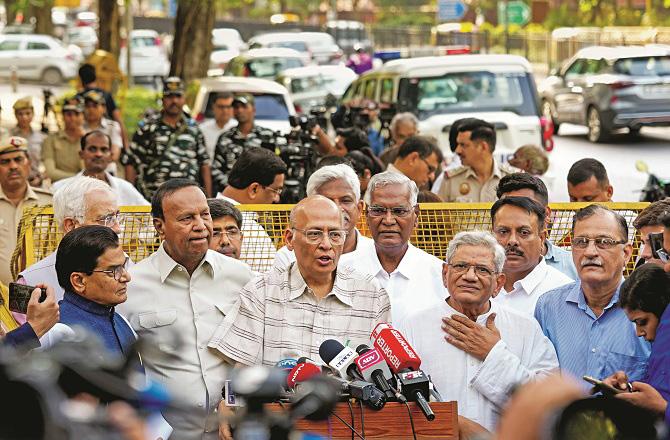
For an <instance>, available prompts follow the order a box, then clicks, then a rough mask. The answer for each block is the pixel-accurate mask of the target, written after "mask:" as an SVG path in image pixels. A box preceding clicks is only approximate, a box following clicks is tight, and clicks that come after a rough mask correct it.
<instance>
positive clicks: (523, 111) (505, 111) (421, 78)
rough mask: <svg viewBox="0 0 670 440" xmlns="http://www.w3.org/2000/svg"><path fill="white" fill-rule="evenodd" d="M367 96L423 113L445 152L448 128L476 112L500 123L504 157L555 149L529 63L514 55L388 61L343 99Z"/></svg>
mask: <svg viewBox="0 0 670 440" xmlns="http://www.w3.org/2000/svg"><path fill="white" fill-rule="evenodd" d="M366 100H373V101H376V102H378V103H379V105H380V108H381V109H382V110H384V109H390V110H392V111H393V112H411V113H414V114H415V115H416V116H417V117H418V118H419V121H420V122H419V130H420V131H421V134H424V135H429V136H434V137H435V138H437V139H438V141H439V145H440V148H441V149H442V150H443V151H444V152H445V154H446V156H447V157H450V156H451V151H450V148H449V129H450V128H451V124H452V123H453V122H454V121H455V120H457V119H460V118H464V117H477V118H480V119H484V120H485V121H488V122H490V123H492V124H493V125H494V126H495V127H496V133H497V146H496V153H499V156H500V157H504V156H505V155H506V154H509V153H512V152H514V151H515V150H516V149H517V148H518V147H520V146H522V145H525V144H535V145H542V146H544V148H545V149H547V150H551V149H552V148H553V140H552V139H551V137H552V134H553V133H552V130H553V128H552V127H550V126H549V125H551V121H547V120H546V119H545V118H543V117H542V116H541V114H540V108H539V99H538V95H537V91H536V88H535V81H534V80H533V74H532V70H531V66H530V63H529V62H528V60H526V59H525V58H523V57H519V56H515V55H447V56H439V57H420V58H408V59H400V60H394V61H390V62H388V63H386V64H384V66H382V67H381V68H379V69H377V70H374V71H371V72H367V73H365V74H363V75H361V76H360V77H359V78H358V79H357V80H356V81H355V82H354V83H352V85H351V86H350V87H349V89H348V90H347V92H346V93H345V95H344V98H343V99H342V102H343V104H345V105H347V106H349V107H357V106H359V105H361V103H364V102H365V101H366Z"/></svg>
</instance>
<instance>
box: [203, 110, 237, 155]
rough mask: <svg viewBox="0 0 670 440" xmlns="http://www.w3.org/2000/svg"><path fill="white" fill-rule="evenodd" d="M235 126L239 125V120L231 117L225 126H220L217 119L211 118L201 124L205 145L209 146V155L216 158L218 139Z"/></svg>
mask: <svg viewBox="0 0 670 440" xmlns="http://www.w3.org/2000/svg"><path fill="white" fill-rule="evenodd" d="M235 126H237V120H235V118H230V119H229V120H228V122H226V123H225V125H224V126H223V128H219V125H218V124H217V122H216V119H210V120H208V121H205V122H203V123H202V124H200V131H202V135H203V136H205V147H207V155H208V156H209V157H210V159H212V160H213V158H214V150H215V149H216V141H217V140H218V139H219V136H221V135H222V134H223V133H225V132H226V131H228V130H230V129H231V128H233V127H235Z"/></svg>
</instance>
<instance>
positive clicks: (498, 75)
mask: <svg viewBox="0 0 670 440" xmlns="http://www.w3.org/2000/svg"><path fill="white" fill-rule="evenodd" d="M398 94H399V101H400V102H401V107H402V110H401V111H410V112H413V113H415V114H416V115H417V116H418V117H419V119H421V120H423V119H426V118H428V117H430V116H432V115H434V114H440V113H469V112H473V113H474V112H485V111H487V112H488V111H509V112H513V113H516V114H518V115H521V116H537V114H538V113H537V112H538V110H537V103H536V96H535V94H534V93H533V89H532V83H531V80H530V76H529V74H527V73H524V72H486V71H484V72H457V73H448V74H446V75H443V76H439V77H427V78H410V79H409V80H407V81H402V84H401V85H400V88H399V92H398Z"/></svg>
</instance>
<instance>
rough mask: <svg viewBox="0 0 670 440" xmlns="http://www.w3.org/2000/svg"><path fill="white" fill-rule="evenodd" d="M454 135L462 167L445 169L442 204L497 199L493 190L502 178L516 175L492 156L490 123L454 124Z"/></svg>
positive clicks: (493, 140) (493, 133)
mask: <svg viewBox="0 0 670 440" xmlns="http://www.w3.org/2000/svg"><path fill="white" fill-rule="evenodd" d="M454 128H455V130H456V132H457V136H456V150H455V152H456V154H458V156H459V157H460V158H461V164H462V166H460V167H458V168H455V169H451V170H446V171H445V172H444V175H443V179H442V182H441V184H440V185H439V187H438V188H437V191H435V192H436V193H437V195H439V196H440V197H441V198H442V200H444V201H445V202H460V203H477V202H493V201H495V200H497V197H496V188H497V187H498V182H499V181H500V179H501V178H502V177H503V176H506V175H508V174H512V173H518V172H519V170H518V169H516V168H514V167H512V166H511V165H508V164H501V163H498V161H496V160H495V159H494V157H493V151H494V150H495V146H496V131H495V127H494V126H493V125H492V124H489V123H488V122H486V121H483V120H481V119H475V118H468V120H467V121H463V122H462V123H459V121H456V122H455V123H454Z"/></svg>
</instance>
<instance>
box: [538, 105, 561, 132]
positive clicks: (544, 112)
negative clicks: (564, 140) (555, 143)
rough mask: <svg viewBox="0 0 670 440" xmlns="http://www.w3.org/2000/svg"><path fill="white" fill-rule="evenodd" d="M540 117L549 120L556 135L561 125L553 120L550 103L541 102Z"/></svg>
mask: <svg viewBox="0 0 670 440" xmlns="http://www.w3.org/2000/svg"><path fill="white" fill-rule="evenodd" d="M542 116H544V117H545V118H546V119H548V120H551V123H552V124H553V126H554V134H558V127H559V126H560V125H561V124H560V123H558V122H556V119H554V114H553V112H552V111H551V103H550V102H549V101H546V100H543V101H542Z"/></svg>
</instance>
